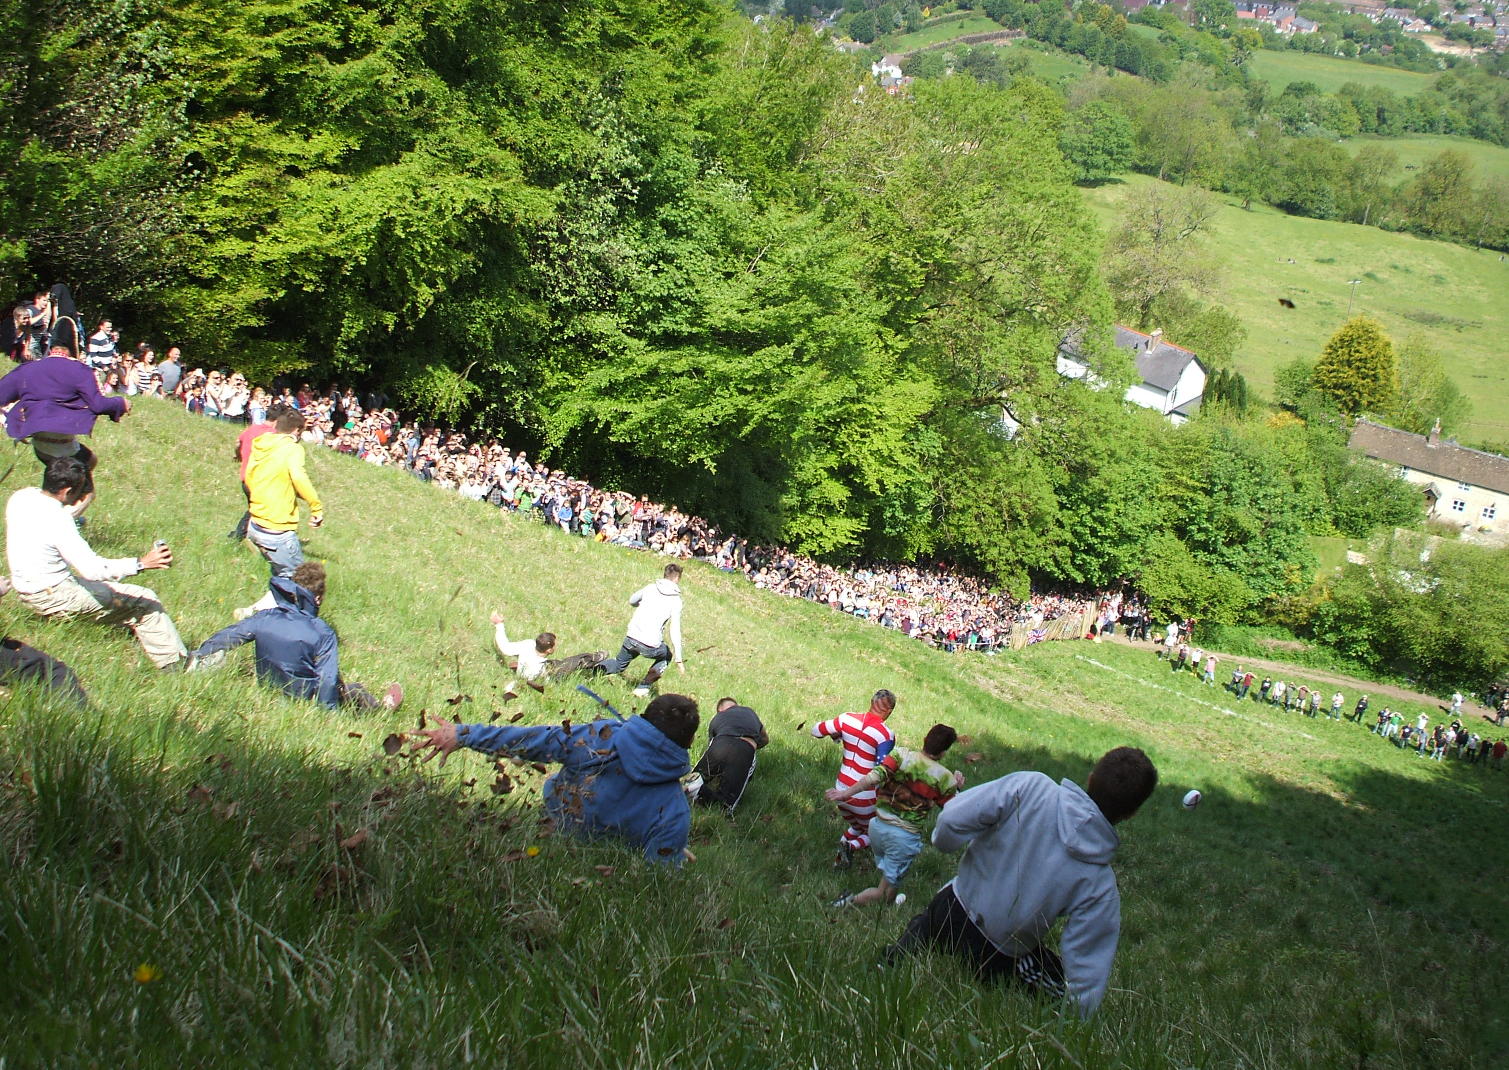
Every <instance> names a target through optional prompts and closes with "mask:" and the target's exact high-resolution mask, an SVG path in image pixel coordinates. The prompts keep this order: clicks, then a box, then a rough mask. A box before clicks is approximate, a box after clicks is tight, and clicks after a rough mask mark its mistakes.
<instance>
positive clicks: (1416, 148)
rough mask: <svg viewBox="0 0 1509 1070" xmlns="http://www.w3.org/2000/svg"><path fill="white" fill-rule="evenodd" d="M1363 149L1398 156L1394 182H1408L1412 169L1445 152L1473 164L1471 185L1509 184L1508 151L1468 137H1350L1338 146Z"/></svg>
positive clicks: (1425, 135)
mask: <svg viewBox="0 0 1509 1070" xmlns="http://www.w3.org/2000/svg"><path fill="white" fill-rule="evenodd" d="M1363 145H1383V146H1385V147H1387V148H1390V149H1392V150H1393V151H1394V152H1395V153H1397V154H1398V156H1399V170H1398V171H1397V172H1396V173H1395V175H1394V180H1395V181H1400V180H1402V179H1406V178H1409V177H1410V176H1411V175H1412V174H1413V169H1416V168H1419V167H1420V166H1422V165H1423V164H1425V163H1427V162H1429V161H1430V160H1433V159H1435V158H1436V157H1437V156H1439V155H1440V154H1441V153H1443V152H1445V151H1446V150H1447V149H1452V150H1454V151H1456V152H1461V153H1465V154H1466V155H1467V157H1468V159H1470V160H1471V161H1472V163H1473V168H1474V174H1473V181H1474V183H1476V184H1481V183H1482V182H1484V181H1486V180H1488V179H1500V180H1502V181H1506V182H1509V148H1505V147H1504V146H1502V145H1490V144H1489V143H1488V142H1486V141H1474V140H1473V139H1472V138H1470V137H1449V136H1447V135H1444V134H1441V135H1435V134H1411V135H1409V136H1407V137H1354V138H1348V139H1347V140H1345V141H1343V142H1341V147H1342V148H1344V149H1346V150H1347V151H1348V152H1351V153H1354V154H1355V153H1356V152H1357V150H1358V149H1360V148H1361V147H1362V146H1363Z"/></svg>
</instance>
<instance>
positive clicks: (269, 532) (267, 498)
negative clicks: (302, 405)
mask: <svg viewBox="0 0 1509 1070" xmlns="http://www.w3.org/2000/svg"><path fill="white" fill-rule="evenodd" d="M303 430H304V417H303V415H302V414H301V413H299V412H298V411H297V410H289V411H288V412H285V413H283V415H281V416H279V417H278V419H277V422H276V423H274V424H273V429H272V430H271V431H269V432H267V434H265V435H258V436H257V437H256V438H255V439H253V440H252V444H251V460H250V461H249V462H248V463H247V466H246V490H247V495H248V497H249V499H250V505H249V511H250V513H251V523H250V524H249V525H248V526H247V529H246V537H247V538H248V539H250V540H251V543H252V545H253V546H255V547H256V548H257V549H259V550H261V551H262V556H263V557H265V558H267V564H268V566H269V567H270V568H271V570H272V578H274V579H275V578H277V577H279V576H291V575H293V570H294V569H296V568H298V567H299V566H300V565H301V564H303V563H304V546H303V544H302V543H300V542H299V499H301V498H302V499H303V501H304V504H306V505H307V506H309V524H310V526H311V527H316V528H317V527H319V526H320V525H321V524H323V523H324V522H325V507H324V505H323V504H321V502H320V496H319V494H318V492H316V491H315V489H314V484H313V483H311V482H310V481H309V473H308V472H307V471H306V470H305V467H304V465H305V459H304V447H303V445H301V444H300V442H299V435H300V434H301V433H302V432H303ZM259 608H264V607H263V606H261V605H260V604H257V605H254V606H252V607H249V611H245V610H237V612H236V615H237V617H238V618H239V617H243V616H249V615H250V613H251V612H255V611H256V610H257V609H259Z"/></svg>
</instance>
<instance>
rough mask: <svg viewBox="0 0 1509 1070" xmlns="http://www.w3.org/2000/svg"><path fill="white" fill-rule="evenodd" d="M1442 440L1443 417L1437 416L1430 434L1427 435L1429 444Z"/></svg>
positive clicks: (1426, 438) (1426, 441)
mask: <svg viewBox="0 0 1509 1070" xmlns="http://www.w3.org/2000/svg"><path fill="white" fill-rule="evenodd" d="M1440 441H1441V418H1440V417H1439V416H1438V417H1436V424H1435V426H1434V427H1432V428H1431V429H1430V434H1428V435H1426V436H1425V444H1426V445H1427V446H1435V445H1437V444H1439V443H1440Z"/></svg>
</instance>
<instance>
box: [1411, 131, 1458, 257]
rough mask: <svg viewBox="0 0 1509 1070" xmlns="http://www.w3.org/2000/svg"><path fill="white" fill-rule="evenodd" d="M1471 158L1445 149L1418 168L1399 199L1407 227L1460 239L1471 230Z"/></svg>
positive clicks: (1454, 150) (1453, 150)
mask: <svg viewBox="0 0 1509 1070" xmlns="http://www.w3.org/2000/svg"><path fill="white" fill-rule="evenodd" d="M1472 170H1473V164H1472V159H1471V158H1470V157H1469V156H1468V155H1467V154H1466V153H1464V152H1459V151H1457V150H1456V149H1447V150H1446V151H1444V152H1442V153H1441V154H1439V155H1438V156H1436V157H1434V158H1433V159H1431V160H1430V161H1428V162H1427V163H1426V164H1425V166H1424V167H1422V168H1420V173H1419V174H1418V175H1416V176H1415V178H1414V179H1413V180H1412V181H1411V182H1409V183H1408V184H1407V185H1406V186H1405V187H1404V189H1403V191H1402V192H1401V195H1400V199H1401V201H1402V202H1403V205H1404V209H1405V213H1406V216H1407V218H1408V219H1409V221H1410V223H1411V225H1413V226H1414V227H1416V228H1418V229H1419V230H1421V231H1423V232H1425V233H1427V234H1432V235H1439V236H1441V237H1448V238H1454V237H1462V236H1464V235H1466V234H1468V233H1470V231H1471V230H1472V229H1473V228H1472V226H1471V222H1470V221H1471V220H1472V218H1473V215H1474V213H1473V205H1472V202H1473V190H1472Z"/></svg>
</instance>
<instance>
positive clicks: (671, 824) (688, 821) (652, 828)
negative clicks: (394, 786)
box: [409, 695, 697, 866]
mask: <svg viewBox="0 0 1509 1070" xmlns="http://www.w3.org/2000/svg"><path fill="white" fill-rule="evenodd" d="M431 721H433V722H434V725H435V727H434V728H427V729H421V730H420V731H418V732H410V733H409V738H410V739H412V740H415V741H416V744H417V745H416V746H415V748H414V753H416V754H419V753H423V752H426V751H427V752H429V753H428V754H426V755H425V760H426V761H428V760H429V759H430V758H432V757H434V756H435V755H436V754H439V755H440V764H441V765H444V764H445V760H446V758H448V757H450V755H451V753H452V752H453V751H455V750H457V749H458V748H460V747H470V748H471V749H472V750H475V751H481V752H482V753H483V754H499V755H504V756H507V757H512V758H522V759H524V760H525V761H530V762H558V763H560V766H561V768H560V771H559V772H557V773H556V774H555V775H554V776H552V777H550V779H548V780H546V781H545V786H544V789H543V792H542V794H543V795H544V799H545V813H546V815H548V816H549V817H550V819H551V820H553V821H554V822H555V824H556V826H557V827H558V828H561V829H564V830H565V831H567V832H571V833H573V834H575V835H578V836H582V837H586V838H589V839H592V838H596V837H598V836H602V835H612V836H618V837H621V838H622V839H625V840H627V841H628V842H630V843H632V844H634V845H635V846H638V847H643V848H644V856H645V858H646V859H648V860H649V861H651V862H665V863H669V864H670V865H676V866H679V865H680V864H681V862H682V859H683V858H685V859H690V858H691V855H690V853H689V852H688V851H687V850H686V840H687V836H688V835H689V834H690V832H691V827H692V814H691V804H690V803H689V802H688V801H687V798H686V792H685V791H683V790H682V787H681V778H682V777H683V776H685V775H686V773H687V769H688V763H687V750H688V749H689V748H690V747H691V745H692V741H693V739H695V738H696V735H697V703H696V701H695V700H693V699H690V698H687V697H686V696H685V695H661V696H659V697H658V698H655V699H654V700H652V701H651V702H650V704H649V705H648V706H646V707H645V711H644V713H643V714H642V715H639V716H634V717H630V718H629V719H628V720H623V719H621V718H618V717H605V718H603V719H602V720H598V721H593V722H591V723H590V724H578V725H572V724H569V723H567V724H555V725H537V726H534V727H526V726H522V725H521V726H518V727H513V726H509V725H491V724H456V723H455V722H453V721H447V720H446V719H445V718H444V717H434V716H432V717H431Z"/></svg>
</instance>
